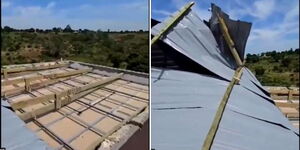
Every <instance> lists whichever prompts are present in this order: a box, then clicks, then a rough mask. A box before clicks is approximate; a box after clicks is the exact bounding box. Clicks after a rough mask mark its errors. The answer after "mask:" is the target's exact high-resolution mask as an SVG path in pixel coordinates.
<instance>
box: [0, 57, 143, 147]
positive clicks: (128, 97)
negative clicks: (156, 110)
mask: <svg viewBox="0 0 300 150" xmlns="http://www.w3.org/2000/svg"><path fill="white" fill-rule="evenodd" d="M53 65H54V66H55V65H56V63H52V64H51V63H49V64H45V63H40V64H35V65H23V66H22V65H19V66H12V67H10V66H7V67H6V68H5V69H3V78H2V80H1V95H2V96H4V97H5V99H4V100H5V103H3V104H2V105H4V104H6V105H5V106H6V107H8V108H11V109H13V111H11V110H10V109H7V111H10V112H11V114H13V115H14V117H15V118H18V117H19V118H21V119H22V120H23V121H25V122H26V127H27V128H29V129H30V130H31V131H32V133H35V134H36V135H38V137H39V138H40V139H42V140H43V141H44V142H45V143H47V144H48V145H49V147H51V148H53V149H80V150H84V149H94V148H95V147H97V146H99V145H100V144H101V143H102V142H103V141H104V140H107V139H106V138H108V137H109V136H111V135H112V134H113V133H114V132H116V131H118V130H120V129H121V128H122V127H123V126H124V125H126V124H128V123H129V122H130V121H132V119H134V118H135V117H137V116H139V115H141V114H142V113H143V114H145V113H144V112H145V111H146V110H147V109H148V75H147V74H144V73H138V72H132V71H127V70H119V69H115V68H110V67H104V66H98V65H92V64H86V63H80V62H73V61H71V62H69V63H68V65H66V66H60V65H59V66H55V67H54V66H53ZM50 66H51V67H50ZM12 70H13V71H12ZM4 72H7V73H8V74H6V75H4ZM120 73H121V74H120ZM4 76H5V77H4ZM146 112H147V111H146ZM146 114H148V112H147V113H146ZM143 118H145V120H148V116H147V115H143ZM20 122H22V121H21V120H20ZM7 123H11V122H7ZM138 123H140V124H141V125H143V124H144V123H145V121H142V122H137V124H138ZM23 124H24V122H23ZM133 126H136V124H135V125H133ZM7 127H8V125H6V126H5V128H4V130H7ZM11 129H14V128H11ZM24 130H25V125H24ZM134 131H136V130H128V132H134ZM128 134H131V135H133V133H128ZM127 138H130V137H127ZM3 139H4V142H5V144H7V143H8V141H10V140H13V139H12V138H11V137H10V136H4V137H3ZM120 139H122V138H120ZM110 140H112V139H110ZM123 140H124V139H123ZM116 143H118V140H116ZM5 144H4V145H5ZM26 146H30V145H24V147H26ZM22 147H23V145H22V146H20V147H18V148H22ZM47 147H48V146H47Z"/></svg>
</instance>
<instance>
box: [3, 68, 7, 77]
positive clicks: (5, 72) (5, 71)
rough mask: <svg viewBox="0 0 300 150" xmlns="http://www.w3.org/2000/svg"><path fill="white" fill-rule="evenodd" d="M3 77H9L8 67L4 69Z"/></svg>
mask: <svg viewBox="0 0 300 150" xmlns="http://www.w3.org/2000/svg"><path fill="white" fill-rule="evenodd" d="M3 77H4V79H7V78H8V74H7V70H6V69H3Z"/></svg>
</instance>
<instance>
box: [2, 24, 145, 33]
mask: <svg viewBox="0 0 300 150" xmlns="http://www.w3.org/2000/svg"><path fill="white" fill-rule="evenodd" d="M1 31H3V32H38V33H49V32H54V33H60V32H65V33H87V32H109V33H147V32H148V31H144V30H142V29H140V30H124V31H123V30H120V31H111V30H110V29H107V30H106V31H102V30H101V29H99V30H97V31H94V30H89V29H78V30H74V29H72V28H71V26H70V25H67V26H66V27H65V28H61V27H53V28H52V29H38V28H36V29H35V28H29V29H14V28H11V27H9V26H4V27H3V28H2V27H1Z"/></svg>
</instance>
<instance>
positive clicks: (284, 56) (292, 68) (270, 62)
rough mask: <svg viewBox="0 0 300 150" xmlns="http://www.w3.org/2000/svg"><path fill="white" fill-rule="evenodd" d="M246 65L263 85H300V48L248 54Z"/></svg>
mask: <svg viewBox="0 0 300 150" xmlns="http://www.w3.org/2000/svg"><path fill="white" fill-rule="evenodd" d="M246 66H247V67H248V68H250V70H251V71H252V72H254V73H255V75H256V77H257V78H258V80H260V82H261V83H262V84H263V85H267V86H298V87H299V48H298V49H295V50H293V49H290V50H286V51H281V52H276V51H271V52H265V53H261V54H247V56H246Z"/></svg>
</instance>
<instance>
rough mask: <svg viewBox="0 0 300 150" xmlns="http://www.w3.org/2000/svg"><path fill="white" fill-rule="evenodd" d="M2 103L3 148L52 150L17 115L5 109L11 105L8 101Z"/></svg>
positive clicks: (11, 149)
mask: <svg viewBox="0 0 300 150" xmlns="http://www.w3.org/2000/svg"><path fill="white" fill-rule="evenodd" d="M1 101H2V99H1ZM1 103H2V105H1V122H2V124H1V131H2V132H1V143H2V145H1V147H4V148H6V149H7V150H24V149H30V150H50V149H51V148H50V147H49V146H48V145H47V144H46V143H45V142H43V141H42V140H40V139H39V138H38V136H37V135H36V134H35V133H34V132H31V131H30V130H29V129H28V128H27V127H26V126H25V123H24V122H23V121H22V120H21V119H20V118H19V117H18V116H16V114H15V113H13V112H12V111H11V110H9V109H7V108H6V107H4V106H7V105H9V104H7V102H6V101H2V102H1Z"/></svg>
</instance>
